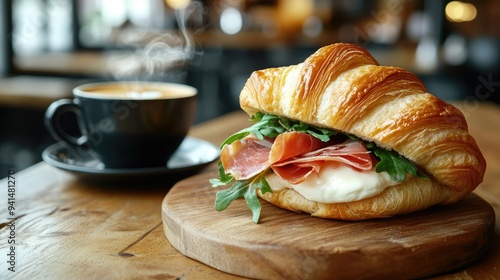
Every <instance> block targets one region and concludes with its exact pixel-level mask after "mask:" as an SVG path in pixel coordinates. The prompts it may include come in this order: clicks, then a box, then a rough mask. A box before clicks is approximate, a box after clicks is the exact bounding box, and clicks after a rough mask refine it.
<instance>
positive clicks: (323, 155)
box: [271, 139, 373, 184]
mask: <svg viewBox="0 0 500 280" xmlns="http://www.w3.org/2000/svg"><path fill="white" fill-rule="evenodd" d="M326 162H337V163H340V164H345V165H348V166H350V167H352V168H353V169H356V170H371V169H372V168H373V159H372V156H371V154H370V152H369V151H368V150H367V149H366V147H365V146H364V145H363V143H362V142H360V141H356V140H350V139H349V140H347V141H345V142H343V143H340V144H335V145H330V146H328V147H325V148H322V149H318V150H314V151H311V152H308V153H304V154H301V155H299V156H296V157H293V158H290V159H288V160H286V161H282V162H279V163H276V164H274V165H273V166H271V168H272V169H273V171H274V172H275V173H276V174H277V175H278V176H280V177H281V178H282V179H284V180H287V181H289V182H290V183H292V184H298V183H301V182H303V181H304V180H305V179H306V178H307V176H309V175H310V174H311V173H313V172H315V173H319V172H320V170H321V167H322V166H323V164H324V163H326Z"/></svg>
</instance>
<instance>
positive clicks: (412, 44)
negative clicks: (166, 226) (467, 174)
mask: <svg viewBox="0 0 500 280" xmlns="http://www.w3.org/2000/svg"><path fill="white" fill-rule="evenodd" d="M499 19H500V1H495V0H461V1H444V0H421V1H419V0H332V1H329V0H1V1H0V119H1V126H0V129H1V131H0V167H1V168H0V169H1V170H6V169H7V168H15V169H16V170H21V169H23V168H26V167H28V166H30V165H32V164H34V163H36V162H39V161H41V157H40V154H41V152H42V151H43V149H44V148H45V147H47V146H48V145H50V144H52V143H53V142H54V140H53V139H52V138H51V137H50V136H49V135H48V133H47V131H46V129H45V126H44V124H43V114H44V112H45V109H46V108H47V106H48V105H49V104H50V103H51V102H53V101H55V100H57V99H60V98H66V97H70V96H71V89H72V88H73V87H74V86H76V85H79V84H83V83H87V82H93V81H107V80H137V81H169V82H179V83H186V84H189V85H192V86H195V87H196V88H198V90H199V97H198V109H197V115H196V122H197V123H198V122H202V121H205V120H208V119H211V118H214V117H217V116H219V115H221V114H224V113H227V112H230V111H234V110H238V108H239V105H238V95H239V92H240V90H241V88H242V87H243V84H244V83H245V81H246V79H247V78H248V76H249V75H250V73H251V72H252V71H254V70H257V69H262V68H266V67H274V66H284V65H290V64H296V63H299V62H302V61H303V60H304V59H305V58H306V57H308V56H309V55H310V54H312V53H313V52H314V51H315V50H316V49H318V48H319V47H321V46H324V45H327V44H331V43H335V42H352V43H356V44H359V45H361V46H363V47H365V48H367V49H368V50H369V51H370V52H371V53H372V54H373V55H374V56H375V58H376V59H377V60H378V61H379V62H380V64H382V65H394V66H400V67H404V68H406V69H408V70H410V71H412V72H414V73H416V74H417V75H418V76H419V77H420V78H421V79H422V80H423V81H424V83H425V85H426V86H427V89H428V91H429V92H431V93H433V94H435V95H437V96H438V97H440V98H442V99H445V100H447V101H453V102H456V101H458V102H459V101H461V102H464V104H466V106H470V107H473V106H474V104H477V102H481V101H490V102H497V103H498V102H500V97H499V96H500V70H499V69H500V40H499V39H500V20H499ZM2 174H6V172H4V173H2Z"/></svg>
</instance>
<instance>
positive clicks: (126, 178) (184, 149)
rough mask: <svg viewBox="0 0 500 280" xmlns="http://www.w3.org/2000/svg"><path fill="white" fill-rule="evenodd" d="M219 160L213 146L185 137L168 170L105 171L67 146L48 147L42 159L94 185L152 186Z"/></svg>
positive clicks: (92, 157) (89, 155)
mask: <svg viewBox="0 0 500 280" xmlns="http://www.w3.org/2000/svg"><path fill="white" fill-rule="evenodd" d="M218 157H219V149H218V147H216V146H215V145H213V144H212V143H210V142H207V141H205V140H202V139H198V138H194V137H186V138H185V139H184V141H183V142H182V144H181V146H180V147H179V149H178V150H177V151H176V152H175V153H174V154H173V155H172V157H171V158H170V159H169V161H168V162H167V163H166V165H165V166H158V167H147V168H123V169H118V168H106V167H105V166H104V164H103V163H102V162H101V161H100V160H99V159H98V158H97V157H96V155H95V154H94V153H93V152H92V151H90V152H88V151H87V152H82V151H78V150H77V149H76V148H74V147H70V146H68V145H67V144H66V143H64V142H59V143H55V144H53V145H51V146H49V147H47V148H46V149H45V150H44V151H43V153H42V158H43V160H44V161H45V162H47V163H48V164H50V165H52V166H54V167H57V168H59V169H62V170H65V171H68V172H71V173H73V174H75V175H76V176H78V177H79V178H80V179H84V180H89V181H93V182H102V183H107V182H116V183H118V182H151V181H156V180H159V179H166V178H171V177H182V176H185V175H186V174H189V173H194V172H196V171H199V170H201V169H202V168H204V167H205V166H207V165H208V164H210V163H212V162H214V161H215V160H217V159H218Z"/></svg>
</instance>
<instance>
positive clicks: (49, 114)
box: [45, 99, 88, 146]
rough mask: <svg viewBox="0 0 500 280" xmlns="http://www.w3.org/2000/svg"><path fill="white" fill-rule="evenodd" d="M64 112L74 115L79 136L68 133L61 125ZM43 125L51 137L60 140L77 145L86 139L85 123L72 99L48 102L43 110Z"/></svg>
mask: <svg viewBox="0 0 500 280" xmlns="http://www.w3.org/2000/svg"><path fill="white" fill-rule="evenodd" d="M66 113H71V114H75V115H76V121H77V124H78V129H79V130H80V133H81V136H79V137H75V136H72V135H70V134H69V133H68V132H67V130H66V129H65V128H64V127H63V126H62V125H61V118H62V117H63V115H64V114H66ZM45 126H46V127H47V129H48V131H49V133H50V134H51V135H52V137H53V138H54V139H55V140H57V141H61V140H62V141H65V142H67V143H70V144H73V145H78V146H81V145H84V144H85V143H87V141H88V137H87V133H86V129H85V125H84V124H83V121H82V111H81V108H80V107H79V106H78V104H77V103H75V101H73V100H72V99H60V100H57V101H55V102H53V103H52V104H50V105H49V107H48V108H47V110H46V111H45Z"/></svg>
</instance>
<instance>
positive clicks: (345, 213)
mask: <svg viewBox="0 0 500 280" xmlns="http://www.w3.org/2000/svg"><path fill="white" fill-rule="evenodd" d="M240 105H241V108H242V109H243V110H244V111H245V112H246V113H248V114H249V115H250V116H251V118H250V120H251V121H253V122H255V123H254V124H253V125H252V126H250V127H248V128H246V129H243V130H241V131H239V132H237V133H235V134H233V135H231V136H229V137H228V138H227V139H226V140H225V141H224V142H223V143H222V144H221V157H220V162H219V178H216V179H211V180H210V183H211V184H212V185H213V186H214V187H219V186H230V187H229V188H227V189H225V190H222V191H219V192H218V193H217V195H216V199H215V208H216V209H217V210H218V211H221V210H224V209H225V208H227V207H228V206H229V204H230V203H231V202H232V201H233V200H235V199H237V198H240V197H243V198H244V199H245V200H246V202H247V205H248V206H249V208H250V209H251V210H252V213H253V221H254V222H255V223H257V222H258V220H259V216H260V210H261V205H260V203H259V198H258V197H261V198H263V199H264V200H267V201H269V202H270V203H272V204H274V205H276V206H278V207H281V208H284V209H288V210H292V211H297V212H307V213H310V214H311V215H313V216H317V217H322V218H330V219H341V220H364V219H371V218H383V217H391V216H394V215H400V214H405V213H410V212H414V211H417V210H421V209H424V208H428V207H430V206H432V205H436V204H450V203H454V202H456V201H458V200H460V199H462V198H464V197H465V196H466V195H468V194H469V193H471V192H472V191H473V190H474V189H475V188H476V187H477V186H478V185H479V184H480V183H481V182H482V180H483V175H484V172H485V168H486V162H485V160H484V157H483V155H482V154H481V151H480V150H479V148H478V146H477V144H476V142H475V140H474V139H473V138H472V136H471V135H470V134H469V133H468V128H467V123H466V121H465V119H464V116H463V114H462V113H461V112H460V111H459V110H458V109H457V108H455V107H453V106H452V105H450V104H448V103H446V102H444V101H442V100H440V99H438V98H436V97H435V96H433V95H431V94H429V93H427V92H426V89H425V87H424V85H423V83H422V82H421V81H420V80H419V79H418V78H417V76H416V75H414V74H412V73H410V72H408V71H406V70H404V69H402V68H398V67H390V66H379V65H378V62H377V61H376V60H375V59H374V58H373V57H372V56H371V55H370V54H369V53H368V52H367V51H366V50H365V49H363V48H361V47H359V46H357V45H354V44H343V43H339V44H333V45H329V46H325V47H323V48H320V49H319V50H318V51H317V52H316V53H314V54H312V55H311V56H310V57H309V58H307V59H306V60H305V61H304V62H303V63H300V64H297V65H292V66H288V67H278V68H269V69H264V70H259V71H255V72H253V73H252V75H251V76H250V78H249V79H248V81H247V82H246V84H245V86H244V88H243V90H242V91H241V94H240Z"/></svg>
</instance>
